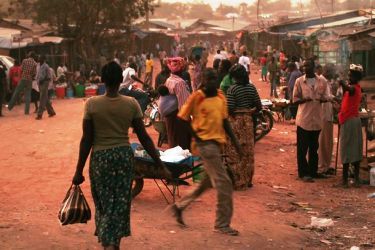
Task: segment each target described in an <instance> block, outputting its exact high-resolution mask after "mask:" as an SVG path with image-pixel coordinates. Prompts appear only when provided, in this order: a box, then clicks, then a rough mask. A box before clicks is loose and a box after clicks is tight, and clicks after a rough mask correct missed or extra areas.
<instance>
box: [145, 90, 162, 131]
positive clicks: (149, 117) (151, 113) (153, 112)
mask: <svg viewBox="0 0 375 250" xmlns="http://www.w3.org/2000/svg"><path fill="white" fill-rule="evenodd" d="M149 97H150V99H151V101H150V103H149V104H148V105H147V108H146V110H145V112H144V113H143V123H144V124H145V127H150V126H151V125H152V123H153V122H157V121H160V120H161V117H160V112H159V105H158V102H157V98H156V97H152V96H151V95H150V94H149Z"/></svg>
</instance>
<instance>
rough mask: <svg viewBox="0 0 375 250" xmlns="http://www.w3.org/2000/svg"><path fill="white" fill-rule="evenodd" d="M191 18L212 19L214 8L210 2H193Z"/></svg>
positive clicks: (190, 12)
mask: <svg viewBox="0 0 375 250" xmlns="http://www.w3.org/2000/svg"><path fill="white" fill-rule="evenodd" d="M188 15H189V18H204V19H206V20H207V19H211V18H212V17H213V13H212V8H211V6H210V5H209V4H203V3H202V4H192V5H190V10H189V13H188Z"/></svg>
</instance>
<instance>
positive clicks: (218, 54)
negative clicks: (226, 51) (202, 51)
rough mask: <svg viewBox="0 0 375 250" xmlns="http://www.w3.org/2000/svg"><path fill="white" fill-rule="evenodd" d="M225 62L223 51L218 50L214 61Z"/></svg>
mask: <svg viewBox="0 0 375 250" xmlns="http://www.w3.org/2000/svg"><path fill="white" fill-rule="evenodd" d="M217 59H218V60H224V59H225V57H224V55H223V54H221V50H219V49H218V50H217V51H216V55H214V61H215V60H217Z"/></svg>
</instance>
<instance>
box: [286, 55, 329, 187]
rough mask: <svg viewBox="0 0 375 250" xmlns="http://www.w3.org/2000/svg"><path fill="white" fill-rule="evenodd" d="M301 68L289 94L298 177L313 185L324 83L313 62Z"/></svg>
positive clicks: (315, 172) (317, 158) (324, 95)
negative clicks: (294, 113)
mask: <svg viewBox="0 0 375 250" xmlns="http://www.w3.org/2000/svg"><path fill="white" fill-rule="evenodd" d="M303 66H304V69H305V75H303V76H301V77H300V78H298V79H297V80H296V83H295V86H294V90H293V103H294V104H295V105H298V111H297V117H296V125H297V164H298V177H299V178H301V179H302V180H303V181H305V182H313V181H314V180H313V178H319V177H320V176H319V174H318V161H319V156H318V148H319V134H320V131H321V130H322V125H323V109H322V103H323V102H326V101H327V99H328V96H327V91H326V90H327V81H326V80H325V78H323V77H320V76H318V75H316V74H315V63H314V60H312V59H309V60H307V61H305V62H304V65H303ZM307 153H308V160H307V158H306V156H307Z"/></svg>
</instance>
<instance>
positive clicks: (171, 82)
mask: <svg viewBox="0 0 375 250" xmlns="http://www.w3.org/2000/svg"><path fill="white" fill-rule="evenodd" d="M167 65H168V68H169V69H170V70H171V75H170V77H169V78H168V79H167V81H166V82H165V86H166V87H167V88H168V90H169V94H171V95H175V96H176V98H177V106H178V109H177V110H176V111H174V112H172V113H171V114H169V115H167V116H166V117H165V125H166V128H167V136H168V144H169V147H170V148H173V147H176V146H180V147H182V148H183V149H190V142H191V134H190V131H188V130H187V129H186V126H185V125H184V124H183V122H182V121H181V120H179V119H178V118H177V114H178V111H179V110H180V109H181V107H182V106H183V105H184V104H185V102H186V100H187V99H188V97H189V96H190V92H189V87H188V85H187V84H186V82H185V81H184V79H183V78H182V74H183V72H184V70H185V60H184V59H183V58H182V57H174V58H169V59H168V61H167Z"/></svg>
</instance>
